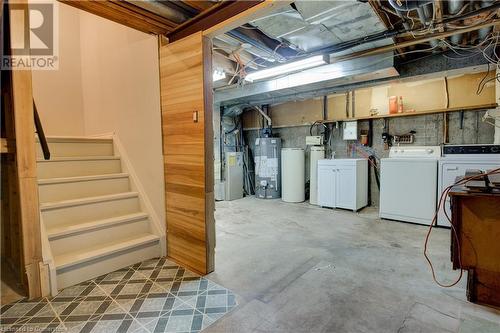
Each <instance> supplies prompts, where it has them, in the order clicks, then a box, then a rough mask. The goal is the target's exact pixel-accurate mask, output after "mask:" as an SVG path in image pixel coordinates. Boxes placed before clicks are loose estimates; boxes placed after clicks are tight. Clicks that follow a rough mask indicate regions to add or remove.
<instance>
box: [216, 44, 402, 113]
mask: <svg viewBox="0 0 500 333" xmlns="http://www.w3.org/2000/svg"><path fill="white" fill-rule="evenodd" d="M397 75H398V72H397V70H396V69H395V68H394V59H393V53H392V52H389V53H383V54H380V55H373V56H367V57H362V58H357V59H352V60H346V61H342V62H336V63H332V64H328V65H323V66H318V67H315V68H311V69H308V70H304V71H302V72H299V73H293V74H288V75H284V76H282V77H278V78H272V79H269V80H262V81H257V82H253V83H247V84H245V86H244V88H242V87H241V86H237V85H233V86H229V87H223V88H219V89H215V94H214V101H215V102H216V103H222V104H224V105H233V104H246V105H249V104H250V105H258V104H266V103H260V101H262V100H268V99H271V100H272V99H273V98H275V97H283V96H286V95H293V94H297V93H308V92H311V91H316V90H319V89H326V88H332V87H335V86H340V85H344V84H351V83H355V82H364V81H370V80H376V79H380V78H386V77H392V76H397ZM257 102H258V103H257Z"/></svg>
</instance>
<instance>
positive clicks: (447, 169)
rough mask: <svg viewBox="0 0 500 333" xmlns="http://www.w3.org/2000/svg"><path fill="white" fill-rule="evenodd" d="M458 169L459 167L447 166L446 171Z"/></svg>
mask: <svg viewBox="0 0 500 333" xmlns="http://www.w3.org/2000/svg"><path fill="white" fill-rule="evenodd" d="M456 170H458V167H454V168H446V171H456Z"/></svg>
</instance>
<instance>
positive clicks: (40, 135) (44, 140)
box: [33, 101, 50, 160]
mask: <svg viewBox="0 0 500 333" xmlns="http://www.w3.org/2000/svg"><path fill="white" fill-rule="evenodd" d="M33 113H34V116H35V129H36V134H38V140H40V145H41V146H42V152H43V158H44V159H46V160H50V150H49V145H48V144H47V138H46V137H45V133H44V132H43V126H42V122H41V121H40V116H38V111H37V109H36V104H35V101H33Z"/></svg>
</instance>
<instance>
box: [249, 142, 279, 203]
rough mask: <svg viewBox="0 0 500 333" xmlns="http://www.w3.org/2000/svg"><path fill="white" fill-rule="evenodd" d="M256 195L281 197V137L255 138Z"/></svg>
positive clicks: (263, 197) (273, 197)
mask: <svg viewBox="0 0 500 333" xmlns="http://www.w3.org/2000/svg"><path fill="white" fill-rule="evenodd" d="M254 159H255V196H256V197H257V198H261V199H276V198H279V197H281V173H280V164H281V139H280V138H257V139H256V140H255V156H254Z"/></svg>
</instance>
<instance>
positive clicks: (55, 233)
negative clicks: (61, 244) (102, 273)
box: [47, 212, 148, 240]
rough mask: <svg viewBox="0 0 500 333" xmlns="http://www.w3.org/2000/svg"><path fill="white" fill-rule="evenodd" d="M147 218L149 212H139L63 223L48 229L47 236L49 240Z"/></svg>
mask: <svg viewBox="0 0 500 333" xmlns="http://www.w3.org/2000/svg"><path fill="white" fill-rule="evenodd" d="M146 218H148V214H147V213H144V212H139V213H133V214H126V215H120V216H115V217H110V218H107V219H102V220H96V221H90V222H85V223H79V224H72V225H62V226H58V227H53V228H50V229H48V230H47V236H48V237H49V240H51V239H54V238H60V237H63V236H70V235H73V234H76V233H81V232H84V231H91V230H96V229H101V228H104V227H110V226H113V225H116V224H122V223H127V222H132V221H137V220H142V219H146Z"/></svg>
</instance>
